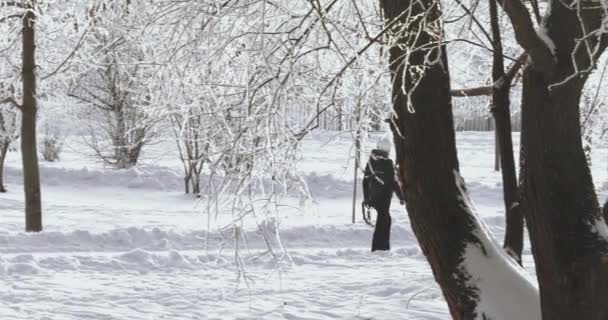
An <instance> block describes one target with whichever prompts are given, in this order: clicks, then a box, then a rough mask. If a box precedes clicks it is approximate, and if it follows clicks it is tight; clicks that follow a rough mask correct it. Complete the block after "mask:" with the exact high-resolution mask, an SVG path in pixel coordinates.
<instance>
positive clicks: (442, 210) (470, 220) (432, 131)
mask: <svg viewBox="0 0 608 320" xmlns="http://www.w3.org/2000/svg"><path fill="white" fill-rule="evenodd" d="M383 7H384V10H385V16H386V18H387V19H389V20H392V19H396V18H397V19H402V20H405V14H404V13H409V17H408V18H409V19H408V21H407V22H408V23H407V25H408V30H407V31H410V32H411V33H410V34H416V33H417V32H418V31H419V32H420V33H419V35H418V37H416V38H415V39H414V38H408V36H407V34H408V33H407V32H403V31H396V32H399V33H398V34H396V35H393V37H396V38H397V39H395V40H396V41H397V42H398V44H400V46H398V45H394V46H392V47H391V48H390V63H391V65H390V67H391V72H392V79H393V107H394V112H395V114H394V118H393V119H392V125H391V129H392V130H393V133H394V137H395V146H396V153H397V164H398V168H399V170H398V171H399V172H398V176H399V179H400V181H401V182H402V183H401V185H402V186H406V187H405V201H406V205H407V211H408V214H409V217H410V222H411V224H412V229H413V231H414V233H415V234H416V237H417V239H418V241H419V243H420V246H421V248H422V250H423V252H424V254H425V255H426V257H427V260H428V261H429V263H430V265H431V268H432V270H433V275H434V276H435V280H436V281H437V283H438V284H439V286H440V287H441V290H442V292H443V295H444V297H445V299H446V301H447V303H448V306H449V309H450V313H451V315H452V317H453V319H474V318H476V314H475V309H476V306H477V301H476V300H477V294H478V292H477V291H476V289H475V288H472V287H470V286H469V285H468V284H467V282H466V279H467V278H468V277H469V275H468V274H466V273H465V272H464V271H463V270H462V269H461V268H460V267H459V266H460V263H461V262H462V259H463V258H462V254H463V252H464V249H465V247H466V246H467V244H469V243H476V242H477V241H478V239H477V238H476V237H475V236H474V235H473V230H474V228H475V217H474V216H473V215H472V213H471V211H470V210H469V209H470V208H469V207H468V205H467V203H466V201H465V200H464V199H463V197H462V196H461V193H460V191H459V189H458V184H457V181H456V174H457V173H458V170H459V168H458V160H457V156H456V143H455V134H454V124H453V115H452V105H451V97H450V78H449V73H448V61H447V55H446V52H445V47H444V46H443V45H440V44H438V43H437V41H440V40H441V39H437V38H435V36H434V34H437V33H440V32H438V30H436V29H435V28H441V25H440V23H439V20H440V19H441V12H440V8H439V4H438V2H436V1H433V0H428V1H407V0H390V1H389V0H385V1H384V2H383ZM421 13H425V14H424V15H423V14H421ZM421 16H424V17H425V18H426V23H423V21H421V18H420V17H421ZM414 17H415V18H414ZM404 22H405V21H404ZM433 31H436V32H437V33H434V34H432V33H433ZM423 46H424V49H423V48H422V47H423ZM405 47H409V48H419V49H417V50H416V51H415V52H412V53H411V54H410V55H409V56H407V55H405V54H404V53H405V52H404V50H403V48H405ZM405 57H407V58H408V60H407V61H405V60H404V58H405ZM428 61H437V62H436V63H434V64H431V65H429V64H427V63H426V62H428ZM423 65H424V66H426V67H427V69H426V70H425V72H424V73H423V74H421V75H420V74H419V75H413V74H412V73H410V72H408V70H406V69H405V68H406V66H423ZM412 76H414V77H421V78H420V79H419V80H420V81H419V83H418V85H417V86H416V87H415V89H414V83H415V82H416V80H418V79H412ZM404 92H407V94H409V97H410V98H411V102H412V106H413V108H415V113H412V112H409V111H408V96H406V94H404ZM402 137H405V138H402Z"/></svg>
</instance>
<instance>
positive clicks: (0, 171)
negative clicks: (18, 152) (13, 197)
mask: <svg viewBox="0 0 608 320" xmlns="http://www.w3.org/2000/svg"><path fill="white" fill-rule="evenodd" d="M9 145H10V144H9V142H8V141H0V192H2V193H4V192H6V188H5V187H4V161H5V160H6V153H7V152H8V147H9Z"/></svg>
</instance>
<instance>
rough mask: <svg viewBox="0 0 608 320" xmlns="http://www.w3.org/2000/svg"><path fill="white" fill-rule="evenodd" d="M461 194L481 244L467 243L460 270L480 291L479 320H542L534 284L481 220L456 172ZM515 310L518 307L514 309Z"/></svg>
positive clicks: (469, 282) (470, 284)
mask: <svg viewBox="0 0 608 320" xmlns="http://www.w3.org/2000/svg"><path fill="white" fill-rule="evenodd" d="M455 175H456V180H457V183H458V187H459V192H460V194H461V197H462V199H463V200H464V201H465V203H466V204H467V206H468V208H469V210H471V215H472V216H473V217H474V218H475V219H476V221H475V229H476V230H475V231H474V234H475V236H476V237H477V239H478V240H479V243H468V244H467V246H466V247H465V250H464V253H463V262H462V264H461V267H460V269H461V270H462V271H463V272H464V273H465V274H467V275H468V276H469V277H470V278H469V279H468V280H467V282H468V284H469V286H471V287H473V288H477V289H478V292H477V293H478V295H479V302H478V305H477V309H476V310H475V311H476V314H477V318H476V319H479V320H483V319H494V320H508V319H529V320H535V319H539V320H540V319H541V310H540V296H539V293H538V287H537V286H536V284H535V281H534V280H533V279H531V277H529V276H528V274H526V271H525V270H524V269H523V268H521V267H520V266H519V265H518V264H517V263H516V262H515V260H513V259H512V258H511V257H510V256H509V254H508V253H507V252H506V251H505V250H503V249H502V248H501V246H500V245H498V243H497V242H496V241H495V239H496V238H495V237H494V236H493V235H492V234H491V233H490V232H488V231H487V230H489V228H488V227H487V226H486V225H485V223H484V222H483V221H481V220H479V219H478V215H477V213H476V212H475V206H474V204H473V202H472V201H471V199H470V198H469V196H468V194H467V192H466V190H465V189H464V188H463V187H462V185H464V180H463V179H462V177H461V176H460V174H459V173H458V172H455ZM513 306H517V308H514V307H513Z"/></svg>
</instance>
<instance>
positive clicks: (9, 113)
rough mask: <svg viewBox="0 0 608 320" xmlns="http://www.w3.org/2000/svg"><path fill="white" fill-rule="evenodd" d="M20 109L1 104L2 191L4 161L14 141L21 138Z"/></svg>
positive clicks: (0, 164)
mask: <svg viewBox="0 0 608 320" xmlns="http://www.w3.org/2000/svg"><path fill="white" fill-rule="evenodd" d="M19 120H20V119H19V110H17V109H16V108H13V107H12V106H10V107H7V106H6V105H2V106H0V192H6V188H5V187H4V161H5V160H6V155H7V153H8V149H9V147H10V145H11V143H13V141H15V140H17V139H18V138H19V131H20V130H19V129H20V128H19V123H18V122H19Z"/></svg>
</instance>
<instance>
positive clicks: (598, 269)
mask: <svg viewBox="0 0 608 320" xmlns="http://www.w3.org/2000/svg"><path fill="white" fill-rule="evenodd" d="M562 75H563V73H562ZM581 82H582V81H573V82H572V83H570V84H568V85H564V86H562V87H560V88H559V90H555V91H553V92H552V93H549V91H548V90H547V83H546V81H545V80H544V78H543V77H542V75H541V74H539V73H538V72H536V71H535V70H534V69H532V68H527V69H526V70H525V73H524V99H523V104H522V119H523V128H522V136H521V139H522V151H523V153H524V158H523V160H522V173H523V176H522V188H523V191H524V202H523V203H524V208H525V210H526V212H527V213H528V214H527V216H526V218H527V224H528V229H529V232H530V240H531V243H532V250H533V253H534V258H535V261H536V268H537V275H538V281H539V284H540V288H541V303H542V310H543V318H544V319H556V320H559V319H598V320H599V319H608V304H606V301H608V257H607V256H606V253H607V252H608V243H607V239H606V238H605V236H606V234H605V233H603V232H602V231H606V230H607V229H606V228H607V227H606V224H605V222H604V220H603V219H602V218H601V215H600V210H599V204H598V201H597V197H596V195H595V190H594V186H593V181H592V178H591V172H590V170H589V167H588V166H587V161H586V159H585V153H584V151H583V148H582V144H581V135H580V123H579V99H580V94H581V91H582V83H581Z"/></svg>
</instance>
